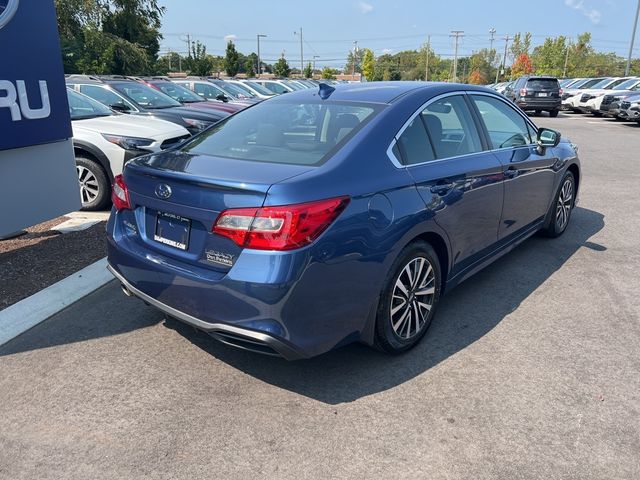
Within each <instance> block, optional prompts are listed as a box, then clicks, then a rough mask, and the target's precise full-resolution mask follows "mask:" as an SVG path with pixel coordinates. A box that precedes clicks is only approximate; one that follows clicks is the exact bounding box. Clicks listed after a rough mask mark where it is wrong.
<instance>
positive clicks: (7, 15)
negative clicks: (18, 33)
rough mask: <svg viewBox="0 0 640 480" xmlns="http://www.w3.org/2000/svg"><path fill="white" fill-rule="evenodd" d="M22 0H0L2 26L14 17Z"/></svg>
mask: <svg viewBox="0 0 640 480" xmlns="http://www.w3.org/2000/svg"><path fill="white" fill-rule="evenodd" d="M18 3H20V0H0V28H2V27H4V26H5V25H6V24H7V23H9V21H10V20H11V19H12V18H13V16H14V15H15V14H16V11H17V10H18Z"/></svg>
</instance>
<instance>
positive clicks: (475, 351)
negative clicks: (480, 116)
mask: <svg viewBox="0 0 640 480" xmlns="http://www.w3.org/2000/svg"><path fill="white" fill-rule="evenodd" d="M534 121H536V123H538V124H539V125H541V126H546V127H550V128H555V129H558V130H560V131H561V132H562V133H563V135H564V136H566V137H569V138H570V139H571V140H572V141H573V142H574V143H577V144H578V145H579V146H580V156H581V160H582V167H583V181H582V184H581V194H580V204H579V206H578V208H576V210H575V211H574V216H573V218H572V222H571V224H570V225H569V228H568V230H567V232H566V233H565V235H564V236H562V237H561V238H559V239H556V240H548V239H544V238H538V237H534V238H532V239H530V240H528V241H527V242H526V243H524V244H523V245H522V246H520V247H519V248H517V249H516V250H515V251H513V252H512V253H510V254H509V255H507V256H505V257H503V258H502V259H500V260H499V261H498V262H496V263H495V264H493V265H492V266H490V267H489V268H487V269H486V270H484V271H483V272H481V273H480V274H478V275H476V276H475V277H473V278H472V279H470V280H468V281H467V282H465V283H464V284H463V285H462V286H460V287H459V288H457V289H455V290H454V291H452V292H450V293H449V294H448V295H447V296H446V297H445V298H444V299H443V302H442V305H441V308H440V310H439V312H438V315H437V316H436V319H435V321H434V324H433V325H432V327H431V329H430V331H429V332H428V333H427V336H426V337H425V339H424V340H423V342H422V343H420V344H419V345H418V347H417V348H415V349H414V350H412V351H411V352H409V353H407V354H405V355H402V356H396V357H391V356H386V355H383V354H381V353H378V352H376V351H374V350H371V349H369V348H366V347H364V346H359V345H353V346H349V347H346V348H343V349H340V350H338V351H334V352H331V353H329V354H326V355H324V356H322V357H319V358H315V359H312V360H307V361H300V362H293V363H287V362H286V361H284V360H280V359H276V358H270V357H263V356H258V355H255V354H250V353H246V352H242V351H238V350H233V349H231V348H229V347H226V346H224V345H221V344H218V343H216V342H215V341H214V340H212V339H210V338H209V337H208V336H207V335H205V334H203V333H199V332H196V331H194V330H193V329H192V328H190V327H187V326H185V325H182V324H180V323H178V322H175V321H171V320H168V321H165V320H164V319H163V316H162V314H160V313H159V312H157V311H155V310H153V309H151V308H149V307H146V306H145V305H144V304H143V303H142V302H140V301H138V300H134V299H130V298H126V297H124V296H123V295H122V293H121V292H120V289H119V287H118V286H117V285H116V284H115V283H111V284H109V285H107V286H105V287H103V288H102V289H101V290H99V291H97V292H95V293H94V294H92V295H90V296H89V297H87V298H86V299H84V300H82V301H81V302H79V303H77V304H75V305H74V306H72V307H71V308H69V309H67V310H65V311H63V312H61V313H60V314H58V315H56V316H55V317H53V318H51V319H49V320H48V321H46V322H45V323H43V324H41V325H40V326H38V327H36V328H34V329H32V330H31V331H29V332H27V333H26V334H24V335H22V336H20V337H18V338H16V339H15V340H13V341H11V342H10V343H8V344H6V345H5V346H3V347H1V348H0V372H1V375H0V478H3V479H5V478H6V479H23V478H24V479H38V478H47V479H49V478H64V479H83V480H84V479H88V478H91V479H112V478H113V479H125V478H126V479H136V478H145V479H169V478H186V479H197V478H224V479H231V478H277V479H288V478H291V479H294V478H295V479H302V478H310V479H311V478H312V479H319V478H428V479H440V478H442V479H469V478H473V479H485V478H486V479H494V478H495V479H509V480H513V479H529V478H532V479H533V478H536V479H542V478H544V479H633V478H640V375H639V374H638V372H640V296H639V295H638V294H637V292H638V290H639V289H640V275H638V267H639V266H640V246H639V244H640V242H639V240H640V195H639V192H640V191H639V187H638V186H639V185H640V173H639V172H640V168H639V167H640V153H639V152H640V126H638V125H637V124H620V123H618V122H615V121H613V120H604V119H590V118H586V117H584V116H581V115H562V114H561V115H560V116H559V117H558V118H555V119H553V118H548V117H540V118H535V119H534Z"/></svg>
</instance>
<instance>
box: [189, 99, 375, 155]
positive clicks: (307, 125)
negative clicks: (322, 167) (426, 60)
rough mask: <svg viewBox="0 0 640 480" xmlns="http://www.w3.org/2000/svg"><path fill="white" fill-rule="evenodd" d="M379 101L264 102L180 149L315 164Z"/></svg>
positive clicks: (352, 131)
mask: <svg viewBox="0 0 640 480" xmlns="http://www.w3.org/2000/svg"><path fill="white" fill-rule="evenodd" d="M381 108H383V107H382V106H380V105H371V104H361V103H358V104H354V103H348V104H347V103H329V102H323V103H319V102H315V103H311V102H310V103H283V102H264V103H260V104H258V105H256V106H254V107H252V108H249V109H246V110H243V111H241V112H239V113H237V114H235V115H232V116H231V117H228V118H227V119H226V120H223V121H221V122H220V123H218V124H216V125H215V126H214V127H212V128H210V129H209V130H207V131H206V132H205V133H203V134H201V135H199V136H197V137H195V138H194V139H193V141H191V142H189V143H187V144H186V145H185V146H184V147H183V149H182V150H183V151H186V152H190V153H195V154H201V155H212V156H219V157H226V158H236V159H242V160H252V161H255V162H269V163H287V164H291V165H318V164H320V163H322V162H323V161H325V160H326V159H327V158H328V157H329V156H330V155H331V152H332V151H333V150H334V149H335V148H336V147H338V146H341V145H342V144H343V143H344V142H346V141H347V140H348V139H349V138H351V136H353V135H354V134H355V132H356V131H357V130H358V129H359V128H361V127H362V125H364V123H365V122H367V121H369V120H370V119H371V118H373V114H374V113H375V112H377V111H379V110H380V109H381Z"/></svg>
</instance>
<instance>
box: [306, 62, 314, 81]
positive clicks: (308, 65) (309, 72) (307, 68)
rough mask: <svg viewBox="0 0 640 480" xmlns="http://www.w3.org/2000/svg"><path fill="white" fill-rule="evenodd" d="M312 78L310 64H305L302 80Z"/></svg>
mask: <svg viewBox="0 0 640 480" xmlns="http://www.w3.org/2000/svg"><path fill="white" fill-rule="evenodd" d="M311 77H313V69H312V68H311V62H309V63H307V66H306V67H305V69H304V78H311Z"/></svg>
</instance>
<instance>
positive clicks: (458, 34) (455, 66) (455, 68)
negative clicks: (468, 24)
mask: <svg viewBox="0 0 640 480" xmlns="http://www.w3.org/2000/svg"><path fill="white" fill-rule="evenodd" d="M449 36H450V37H454V38H455V39H456V46H455V51H454V54H453V81H454V83H455V82H457V81H458V39H459V38H460V37H464V31H463V30H452V31H451V35H449Z"/></svg>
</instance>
